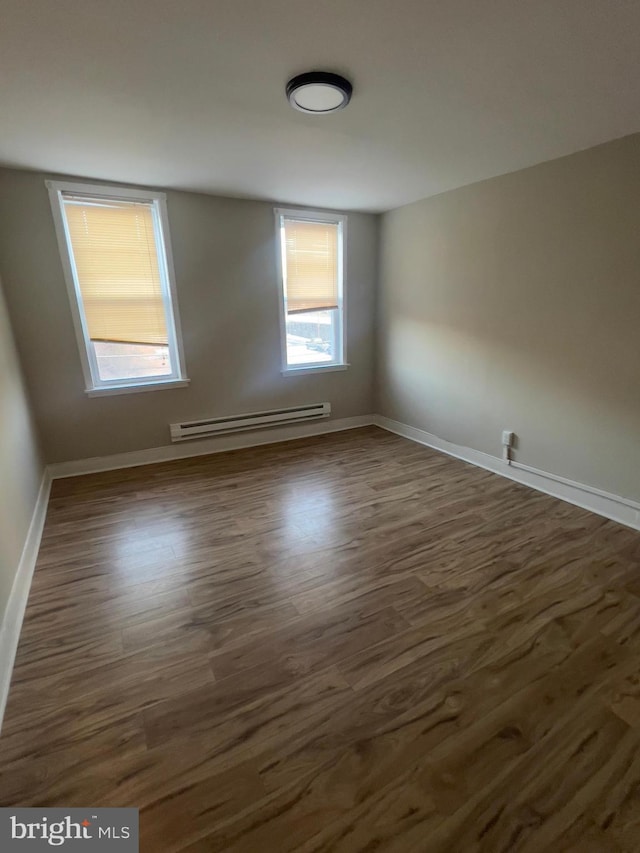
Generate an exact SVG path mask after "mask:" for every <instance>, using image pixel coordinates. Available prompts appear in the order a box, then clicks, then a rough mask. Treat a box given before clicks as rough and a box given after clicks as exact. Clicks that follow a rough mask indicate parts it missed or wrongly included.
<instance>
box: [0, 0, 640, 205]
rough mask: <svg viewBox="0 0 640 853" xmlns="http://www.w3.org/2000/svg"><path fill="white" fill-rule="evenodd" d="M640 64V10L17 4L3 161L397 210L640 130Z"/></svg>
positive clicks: (1, 109) (369, 3) (0, 101)
mask: <svg viewBox="0 0 640 853" xmlns="http://www.w3.org/2000/svg"><path fill="white" fill-rule="evenodd" d="M639 66H640V3H639V2H637V0H528V2H527V1H526V0H519V2H517V0H319V2H311V0H104V2H97V0H55V2H52V0H28V2H25V0H3V2H2V18H1V26H0V121H1V125H0V126H1V132H0V162H1V163H3V164H5V165H11V166H16V167H23V168H29V169H44V170H47V171H52V172H60V173H66V174H72V175H81V176H87V177H91V178H102V179H107V180H112V181H119V182H128V183H135V184H143V185H159V186H164V187H179V188H182V189H190V190H197V191H200V192H213V193H218V194H222V195H239V196H250V197H254V198H268V199H278V200H280V201H283V202H288V203H296V204H305V205H312V206H322V207H336V208H345V209H355V210H371V211H380V210H385V209H388V208H391V207H397V206H399V205H402V204H405V203H407V202H409V201H413V200H415V199H418V198H422V197H424V196H428V195H432V194H435V193H439V192H443V191H444V190H448V189H452V188H454V187H458V186H462V185H463V184H467V183H471V182H473V181H478V180H481V179H483V178H487V177H491V176H494V175H497V174H503V173H505V172H509V171H513V170H515V169H520V168H522V167H525V166H529V165H532V164H534V163H538V162H540V161H543V160H548V159H552V158H554V157H559V156H562V155H564V154H569V153H571V152H574V151H577V150H579V149H583V148H588V147H590V146H592V145H596V144H598V143H601V142H605V141H607V140H610V139H614V138H617V137H620V136H625V135H626V134H629V133H634V132H636V131H638V130H640V67H639ZM312 69H321V70H328V71H335V72H338V73H342V74H344V75H346V76H348V77H349V78H350V79H351V81H352V82H353V84H354V94H353V100H352V102H351V104H350V105H349V107H348V108H347V109H346V110H343V111H342V112H339V113H336V114H334V115H330V116H308V115H304V114H302V113H299V112H296V111H294V110H292V109H291V107H289V105H288V103H287V101H286V98H285V95H284V87H285V83H286V81H287V79H288V78H289V77H291V76H293V75H294V74H298V73H300V72H304V71H308V70H312Z"/></svg>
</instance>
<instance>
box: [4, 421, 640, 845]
mask: <svg viewBox="0 0 640 853" xmlns="http://www.w3.org/2000/svg"><path fill="white" fill-rule="evenodd" d="M639 563H640V534H638V533H637V532H634V531H632V530H629V529H626V528H624V527H621V526H618V525H616V524H614V523H612V522H609V521H606V520H604V519H602V518H600V517H598V516H595V515H592V514H590V513H588V512H586V511H583V510H580V509H578V508H575V507H572V506H570V505H568V504H565V503H562V502H560V501H556V500H554V499H552V498H549V497H547V496H545V495H542V494H540V493H537V492H533V491H530V490H528V489H526V488H524V487H522V486H519V485H517V484H515V483H512V482H510V481H508V480H505V479H502V478H500V477H498V476H495V475H493V474H490V473H487V472H484V471H482V470H480V469H477V468H473V467H471V466H468V465H465V464H464V463H462V462H458V461H456V460H454V459H450V458H447V457H445V456H443V455H440V454H438V453H436V452H433V451H430V450H428V449H426V448H423V447H420V446H419V445H416V444H413V443H410V442H408V441H405V440H404V439H401V438H398V437H396V436H393V435H391V434H389V433H385V432H382V431H381V430H377V429H375V428H367V429H363V430H357V431H352V432H347V433H341V434H335V435H331V436H325V437H320V438H315V439H309V440H304V441H298V442H293V443H288V444H280V445H271V446H267V447H262V448H258V449H254V450H243V451H236V452H233V453H228V454H221V455H215V456H210V457H200V458H196V459H191V460H184V461H180V462H171V463H163V464H160V465H154V466H146V467H143V468H137V469H129V470H125V471H118V472H113V473H105V474H96V475H91V476H87V477H81V478H75V479H68V480H60V481H57V482H56V483H54V489H53V492H52V497H51V503H50V508H49V514H48V517H47V523H46V528H45V533H44V537H43V542H42V548H41V552H40V556H39V561H38V566H37V569H36V573H35V578H34V583H33V588H32V592H31V596H30V599H29V605H28V608H27V614H26V619H25V624H24V629H23V633H22V638H21V642H20V647H19V650H18V656H17V660H16V666H15V671H14V676H13V682H12V688H11V693H10V697H9V703H8V708H7V713H6V718H5V723H4V728H3V732H2V737H1V738H0V768H1V771H2V773H1V777H0V800H1V802H2V805H25V806H27V805H28V806H53V805H61V806H67V807H70V806H138V807H139V808H140V810H141V812H140V823H141V850H142V851H144V853H147V851H148V853H165V851H166V853H170V851H176V853H177V851H184V853H187V851H188V853H205V851H206V853H210V851H236V852H237V851H243V853H256V851H261V853H272V852H273V853H287V851H301V853H302V851H304V853H320V851H324V852H325V853H327V851H331V853H354V851H376V853H378V851H401V853H413V851H416V853H428V851H455V853H466V851H490V853H496V851H532V853H539V851H554V853H555V851H578V850H580V851H584V853H588V851H634V853H637V851H638V850H640V572H639V571H638V569H639Z"/></svg>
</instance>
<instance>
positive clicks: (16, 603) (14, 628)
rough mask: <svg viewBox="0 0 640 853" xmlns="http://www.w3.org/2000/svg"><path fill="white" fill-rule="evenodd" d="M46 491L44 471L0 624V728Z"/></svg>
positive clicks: (47, 480)
mask: <svg viewBox="0 0 640 853" xmlns="http://www.w3.org/2000/svg"><path fill="white" fill-rule="evenodd" d="M50 491H51V476H50V474H49V471H48V470H45V472H44V474H43V476H42V482H41V484H40V490H39V492H38V497H37V499H36V505H35V507H34V510H33V515H32V516H31V523H30V525H29V530H28V531H27V538H26V540H25V543H24V548H23V549H22V556H21V557H20V563H19V564H18V569H17V571H16V576H15V578H14V581H13V586H12V587H11V593H10V594H9V600H8V601H7V606H6V608H5V611H4V616H3V619H2V624H1V625H0V727H1V726H2V720H3V718H4V711H5V708H6V705H7V698H8V696H9V687H10V685H11V674H12V672H13V663H14V661H15V657H16V651H17V649H18V641H19V639H20V631H21V629H22V620H23V618H24V611H25V609H26V607H27V599H28V598H29V590H30V589H31V579H32V578H33V570H34V569H35V567H36V560H37V558H38V549H39V548H40V540H41V538H42V530H43V528H44V522H45V518H46V516H47V505H48V503H49V492H50Z"/></svg>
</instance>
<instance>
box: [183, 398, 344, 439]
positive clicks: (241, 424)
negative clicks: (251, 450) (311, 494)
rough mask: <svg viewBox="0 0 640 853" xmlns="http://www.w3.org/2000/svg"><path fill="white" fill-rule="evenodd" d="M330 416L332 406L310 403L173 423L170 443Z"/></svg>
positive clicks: (329, 404)
mask: <svg viewBox="0 0 640 853" xmlns="http://www.w3.org/2000/svg"><path fill="white" fill-rule="evenodd" d="M330 415H331V403H310V404H309V405H308V406H297V407H296V408H291V409H272V410H271V411H269V412H251V413H249V414H246V415H229V416H228V417H226V418H209V419H208V420H202V421H185V422H184V423H181V424H171V425H170V428H171V441H187V440H189V439H191V438H206V437H207V436H210V435H220V434H221V433H230V432H241V431H242V430H247V429H261V428H262V427H270V426H284V425H285V424H298V423H302V422H304V421H317V420H319V419H320V418H328V417H329V416H330Z"/></svg>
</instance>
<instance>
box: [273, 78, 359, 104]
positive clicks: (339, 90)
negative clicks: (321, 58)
mask: <svg viewBox="0 0 640 853" xmlns="http://www.w3.org/2000/svg"><path fill="white" fill-rule="evenodd" d="M352 92H353V86H352V85H351V83H350V82H349V81H348V80H345V78H344V77H340V75H339V74H331V73H330V72H328V71H309V72H307V73H306V74H298V76H297V77H292V78H291V80H289V82H288V83H287V98H288V100H289V103H290V104H291V106H292V107H293V108H294V109H295V110H300V112H302V113H313V114H315V115H323V114H325V113H335V112H337V110H342V109H344V108H345V107H346V106H347V104H348V103H349V101H350V100H351V93H352Z"/></svg>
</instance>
